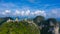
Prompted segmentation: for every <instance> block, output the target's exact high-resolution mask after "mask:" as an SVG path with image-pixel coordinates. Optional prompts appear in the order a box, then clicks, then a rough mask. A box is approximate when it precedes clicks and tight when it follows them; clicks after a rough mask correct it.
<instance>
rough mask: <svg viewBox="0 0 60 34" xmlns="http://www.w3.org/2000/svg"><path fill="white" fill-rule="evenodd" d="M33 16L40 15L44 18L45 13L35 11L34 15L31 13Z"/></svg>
mask: <svg viewBox="0 0 60 34" xmlns="http://www.w3.org/2000/svg"><path fill="white" fill-rule="evenodd" d="M32 14H34V15H42V16H46V13H45V11H41V10H36V11H35V12H34V13H32Z"/></svg>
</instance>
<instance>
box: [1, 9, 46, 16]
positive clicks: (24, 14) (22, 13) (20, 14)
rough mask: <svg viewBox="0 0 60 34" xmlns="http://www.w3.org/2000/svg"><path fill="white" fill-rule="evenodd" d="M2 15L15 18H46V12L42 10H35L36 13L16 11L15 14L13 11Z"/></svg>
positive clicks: (7, 11)
mask: <svg viewBox="0 0 60 34" xmlns="http://www.w3.org/2000/svg"><path fill="white" fill-rule="evenodd" d="M1 13H2V15H14V16H37V15H42V16H46V13H45V11H41V10H35V11H30V10H26V11H24V10H22V11H20V10H15V11H14V12H13V11H11V10H5V11H4V12H1Z"/></svg>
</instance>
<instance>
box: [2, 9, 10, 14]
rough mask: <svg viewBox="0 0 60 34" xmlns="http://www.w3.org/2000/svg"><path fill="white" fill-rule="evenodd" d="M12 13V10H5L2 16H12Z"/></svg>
mask: <svg viewBox="0 0 60 34" xmlns="http://www.w3.org/2000/svg"><path fill="white" fill-rule="evenodd" d="M10 13H11V11H10V10H5V11H4V12H2V15H7V14H10Z"/></svg>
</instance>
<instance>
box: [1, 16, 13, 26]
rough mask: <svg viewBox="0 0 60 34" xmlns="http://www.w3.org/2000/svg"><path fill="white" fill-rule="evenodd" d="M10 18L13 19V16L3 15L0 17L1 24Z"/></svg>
mask: <svg viewBox="0 0 60 34" xmlns="http://www.w3.org/2000/svg"><path fill="white" fill-rule="evenodd" d="M8 19H11V20H13V18H11V17H2V18H0V25H1V24H2V23H4V22H6V21H7V20H8Z"/></svg>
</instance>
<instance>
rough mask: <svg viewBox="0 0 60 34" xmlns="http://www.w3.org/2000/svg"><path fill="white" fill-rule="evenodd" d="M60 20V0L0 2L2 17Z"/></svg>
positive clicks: (5, 0) (3, 0) (1, 0)
mask: <svg viewBox="0 0 60 34" xmlns="http://www.w3.org/2000/svg"><path fill="white" fill-rule="evenodd" d="M38 15H41V16H44V17H46V18H51V17H54V18H60V0H0V17H6V16H13V17H14V16H19V17H20V16H23V17H25V16H27V17H34V16H38Z"/></svg>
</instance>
